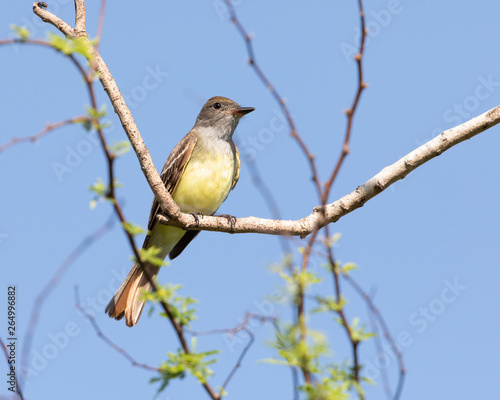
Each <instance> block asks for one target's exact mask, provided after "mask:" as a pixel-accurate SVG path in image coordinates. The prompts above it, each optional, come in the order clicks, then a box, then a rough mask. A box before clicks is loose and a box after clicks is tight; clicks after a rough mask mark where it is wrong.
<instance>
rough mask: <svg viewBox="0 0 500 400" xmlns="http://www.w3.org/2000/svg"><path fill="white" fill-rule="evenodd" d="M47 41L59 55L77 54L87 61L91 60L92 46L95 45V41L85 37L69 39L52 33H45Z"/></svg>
mask: <svg viewBox="0 0 500 400" xmlns="http://www.w3.org/2000/svg"><path fill="white" fill-rule="evenodd" d="M47 40H48V42H49V43H50V45H51V46H52V47H53V48H55V49H56V50H58V51H60V52H61V53H63V54H65V55H70V54H74V53H78V54H81V55H82V56H84V57H85V58H86V59H87V60H88V61H90V60H91V59H92V46H93V45H94V44H96V43H97V41H96V39H93V40H89V39H88V38H87V37H85V36H82V37H78V38H75V39H71V38H67V37H62V36H59V35H56V34H55V33H52V32H47Z"/></svg>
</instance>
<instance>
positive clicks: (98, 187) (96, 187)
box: [89, 178, 109, 197]
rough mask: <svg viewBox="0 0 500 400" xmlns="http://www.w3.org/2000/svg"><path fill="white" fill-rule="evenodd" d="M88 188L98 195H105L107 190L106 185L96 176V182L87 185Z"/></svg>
mask: <svg viewBox="0 0 500 400" xmlns="http://www.w3.org/2000/svg"><path fill="white" fill-rule="evenodd" d="M89 189H90V190H91V191H92V192H94V193H96V194H98V195H99V196H102V197H106V196H107V194H108V191H109V187H108V185H106V184H105V183H104V182H103V181H102V179H101V178H97V182H96V183H94V184H93V185H90V186H89Z"/></svg>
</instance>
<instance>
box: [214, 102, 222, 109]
mask: <svg viewBox="0 0 500 400" xmlns="http://www.w3.org/2000/svg"><path fill="white" fill-rule="evenodd" d="M221 107H222V105H221V104H220V103H215V104H214V108H215V109H216V110H218V109H219V108H221Z"/></svg>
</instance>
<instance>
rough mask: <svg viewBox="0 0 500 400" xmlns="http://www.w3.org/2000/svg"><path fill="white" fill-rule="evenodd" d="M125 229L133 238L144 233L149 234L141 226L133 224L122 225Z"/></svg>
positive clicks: (125, 223)
mask: <svg viewBox="0 0 500 400" xmlns="http://www.w3.org/2000/svg"><path fill="white" fill-rule="evenodd" d="M122 226H123V228H124V229H125V230H126V231H127V232H128V233H130V234H131V235H132V236H135V235H140V234H142V233H147V231H146V230H145V229H144V228H142V227H141V226H139V225H136V224H133V223H132V222H124V223H122Z"/></svg>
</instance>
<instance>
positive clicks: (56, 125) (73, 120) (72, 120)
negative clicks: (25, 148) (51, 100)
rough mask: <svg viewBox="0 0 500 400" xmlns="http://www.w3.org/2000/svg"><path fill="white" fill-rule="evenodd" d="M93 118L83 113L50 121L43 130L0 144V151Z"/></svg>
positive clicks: (36, 139)
mask: <svg viewBox="0 0 500 400" xmlns="http://www.w3.org/2000/svg"><path fill="white" fill-rule="evenodd" d="M91 120H92V119H91V118H90V117H88V116H86V115H81V116H79V117H73V118H69V119H65V120H64V121H59V122H55V123H48V124H47V125H45V128H44V129H43V130H41V131H40V132H38V133H36V134H34V135H30V136H23V137H13V138H12V139H11V140H10V141H8V142H6V143H4V144H2V145H0V152H2V151H4V150H7V149H8V148H10V147H12V146H14V145H16V144H19V143H26V142H32V143H33V142H37V141H38V140H40V139H41V138H42V137H44V136H45V135H47V134H48V133H50V132H52V131H54V130H56V129H59V128H62V127H63V126H66V125H70V124H81V123H83V122H90V121H91Z"/></svg>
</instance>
